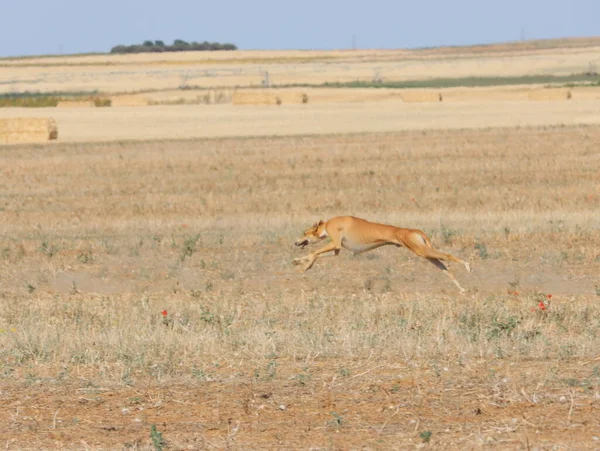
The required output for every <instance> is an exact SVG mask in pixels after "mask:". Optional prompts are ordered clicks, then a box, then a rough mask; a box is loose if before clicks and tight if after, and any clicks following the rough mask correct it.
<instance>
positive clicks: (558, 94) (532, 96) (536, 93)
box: [527, 88, 572, 101]
mask: <svg viewBox="0 0 600 451" xmlns="http://www.w3.org/2000/svg"><path fill="white" fill-rule="evenodd" d="M571 97H572V96H571V91H569V90H568V89H560V88H545V89H544V88H542V89H532V90H531V91H529V92H528V93H527V98H528V99H529V100H533V101H539V100H541V101H548V100H569V99H570V98H571Z"/></svg>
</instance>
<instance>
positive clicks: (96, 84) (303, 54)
mask: <svg viewBox="0 0 600 451" xmlns="http://www.w3.org/2000/svg"><path fill="white" fill-rule="evenodd" d="M575 41H576V40H573V41H572V42H571V43H570V44H569V42H562V43H561V42H554V46H553V45H552V44H550V43H547V44H548V45H531V43H525V44H524V45H503V46H496V47H494V46H489V47H487V48H485V47H482V48H477V47H465V48H452V49H420V50H404V49H400V50H357V51H351V50H347V51H239V52H177V53H174V54H167V53H161V54H138V55H96V56H71V57H52V58H23V59H0V68H2V71H0V93H2V92H6V93H8V92H25V91H40V92H51V91H94V90H96V91H99V92H103V93H107V94H122V93H135V92H140V91H163V90H174V89H178V88H184V89H189V88H190V87H198V88H224V87H228V88H234V87H240V86H252V87H261V86H262V82H263V81H264V77H265V73H266V72H268V73H269V79H270V81H271V83H272V84H273V85H279V86H282V85H289V84H300V85H320V84H323V83H336V82H337V83H347V82H356V81H363V82H371V81H373V80H380V81H384V82H385V81H389V80H396V81H398V80H423V79H432V78H446V77H453V78H461V77H500V78H501V77H510V76H522V75H524V74H546V75H557V76H560V75H572V74H581V73H584V72H587V71H589V70H590V62H593V61H596V60H597V57H598V51H599V49H600V47H599V46H598V39H595V40H589V41H587V42H586V44H585V45H582V46H577V45H574V43H575ZM571 44H573V45H571Z"/></svg>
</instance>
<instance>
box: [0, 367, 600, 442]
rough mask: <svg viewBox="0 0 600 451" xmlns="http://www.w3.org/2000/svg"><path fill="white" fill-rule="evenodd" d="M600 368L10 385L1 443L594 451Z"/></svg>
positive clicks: (380, 370) (326, 371)
mask: <svg viewBox="0 0 600 451" xmlns="http://www.w3.org/2000/svg"><path fill="white" fill-rule="evenodd" d="M594 365H596V366H595V368H596V369H597V368H598V366H597V365H598V361H596V362H576V363H571V364H569V365H564V364H561V363H557V362H516V363H499V362H488V361H485V360H479V361H473V362H471V363H468V364H466V365H465V366H459V365H452V364H449V367H443V368H439V369H438V368H432V367H431V366H428V365H424V366H422V365H414V366H412V365H410V366H407V365H404V364H399V363H398V362H394V361H391V362H382V361H368V360H367V361H359V362H348V361H340V362H332V361H330V360H325V361H321V360H320V359H318V358H317V359H316V360H314V361H312V362H310V364H308V366H310V368H311V370H310V371H311V377H310V378H307V380H303V381H299V380H298V379H297V377H295V376H294V370H296V371H300V372H302V371H303V370H305V369H306V366H307V365H306V364H304V363H302V362H282V363H281V366H282V367H284V368H286V369H288V371H289V373H287V374H281V375H279V376H278V377H277V378H276V379H274V380H272V381H256V380H255V378H254V377H253V376H252V375H251V374H235V375H234V374H218V375H214V377H215V379H216V380H210V381H203V382H196V383H189V382H188V383H178V382H177V381H173V382H171V383H169V384H166V385H163V384H158V385H157V384H154V383H152V382H149V383H147V384H145V383H135V384H134V385H133V386H123V385H118V386H111V385H104V384H101V383H100V384H96V383H94V378H93V377H91V378H89V379H88V378H82V379H80V380H78V381H77V380H75V381H71V382H68V383H64V382H60V381H56V380H47V381H35V382H32V383H30V384H16V385H15V384H12V383H8V384H7V383H3V386H2V392H1V400H2V405H3V408H2V411H3V418H2V423H3V425H4V426H3V428H2V432H1V433H0V437H1V438H2V441H3V446H4V448H5V449H153V446H154V444H153V441H152V438H151V434H150V428H151V425H155V426H156V428H157V430H158V431H159V432H160V433H161V434H162V438H163V439H164V441H165V443H166V445H167V448H168V449H214V448H216V449H415V448H421V447H425V448H432V449H479V448H491V449H598V447H599V446H600V444H599V443H598V441H599V436H598V434H599V432H598V431H600V416H599V415H598V410H599V408H600V394H599V393H598V391H597V388H598V387H597V380H596V382H590V379H588V378H590V377H591V376H592V368H593V367H594ZM340 367H350V368H351V369H352V374H351V375H350V376H345V377H344V376H342V375H340V370H339V368H340ZM551 369H555V370H557V373H559V374H560V375H561V378H558V379H557V378H552V377H550V376H549V374H551ZM595 376H596V377H597V374H596V375H595ZM586 379H587V380H588V384H589V385H588V386H586V385H584V386H581V385H578V383H573V382H570V381H579V380H586ZM569 384H571V385H569Z"/></svg>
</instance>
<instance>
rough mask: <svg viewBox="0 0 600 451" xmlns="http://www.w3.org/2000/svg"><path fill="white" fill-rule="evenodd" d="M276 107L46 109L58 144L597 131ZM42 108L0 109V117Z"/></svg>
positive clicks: (552, 105) (578, 111)
mask: <svg viewBox="0 0 600 451" xmlns="http://www.w3.org/2000/svg"><path fill="white" fill-rule="evenodd" d="M311 102H312V97H311V99H310V100H309V103H307V104H303V105H285V104H283V105H281V106H279V107H277V108H274V107H273V106H266V105H245V106H243V107H240V106H238V105H173V106H152V107H148V108H136V107H121V108H87V109H80V110H77V111H69V110H68V109H58V108H57V109H53V110H52V113H51V114H52V116H53V117H54V118H55V119H56V121H57V123H58V124H59V126H60V130H61V134H60V140H61V141H65V142H75V141H77V142H82V141H121V140H144V139H188V138H199V137H226V136H240V137H244V136H289V135H303V134H328V133H362V132H394V131H400V130H427V129H461V128H486V127H517V126H520V127H525V126H535V125H561V124H562V125H574V124H599V123H600V102H598V101H597V100H579V101H575V100H574V99H573V100H570V101H568V102H531V101H528V100H524V101H514V102H503V101H497V102H453V103H450V102H448V103H447V102H423V103H403V102H402V101H399V100H396V101H388V102H369V103H344V104H322V103H321V104H319V103H316V104H313V103H311ZM40 114H48V109H34V108H3V109H2V108H0V118H2V117H11V116H21V117H26V116H28V115H31V116H38V115H40Z"/></svg>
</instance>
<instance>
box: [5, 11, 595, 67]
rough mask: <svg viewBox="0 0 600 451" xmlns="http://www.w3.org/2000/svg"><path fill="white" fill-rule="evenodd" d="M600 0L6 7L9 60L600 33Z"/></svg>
mask: <svg viewBox="0 0 600 451" xmlns="http://www.w3.org/2000/svg"><path fill="white" fill-rule="evenodd" d="M599 17H600V0H571V1H568V2H567V1H556V0H545V1H544V0H520V1H517V0H503V1H497V0H496V1H494V2H486V1H485V0H454V1H452V0H448V1H443V0H430V1H427V0H421V1H419V0H413V1H391V0H389V1H377V0H373V1H366V0H363V1H360V2H356V1H352V0H346V1H339V0H330V1H328V0H320V1H318V0H303V1H296V2H285V1H284V0H279V1H272V0H247V1H239V0H238V1H227V0H212V1H209V2H207V1H192V0H173V1H166V0H144V1H139V0H120V1H117V0H103V1H94V2H89V1H85V0H54V1H48V0H0V24H1V25H0V56H18V55H40V54H57V53H84V52H106V51H109V50H110V48H111V47H113V46H115V45H118V44H134V43H141V42H142V41H144V40H146V39H151V40H157V39H161V40H163V41H165V42H166V43H171V42H172V41H173V40H174V39H183V40H186V41H205V40H207V41H217V42H231V43H233V44H236V45H237V46H238V47H239V48H240V49H340V48H351V47H352V39H353V36H355V39H356V44H357V47H358V48H414V47H426V46H439V45H466V44H477V43H491V42H505V41H514V40H518V39H520V37H521V33H522V30H524V33H525V37H526V38H527V39H541V38H553V37H568V36H598V35H600V20H599V19H598V18H599Z"/></svg>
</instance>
